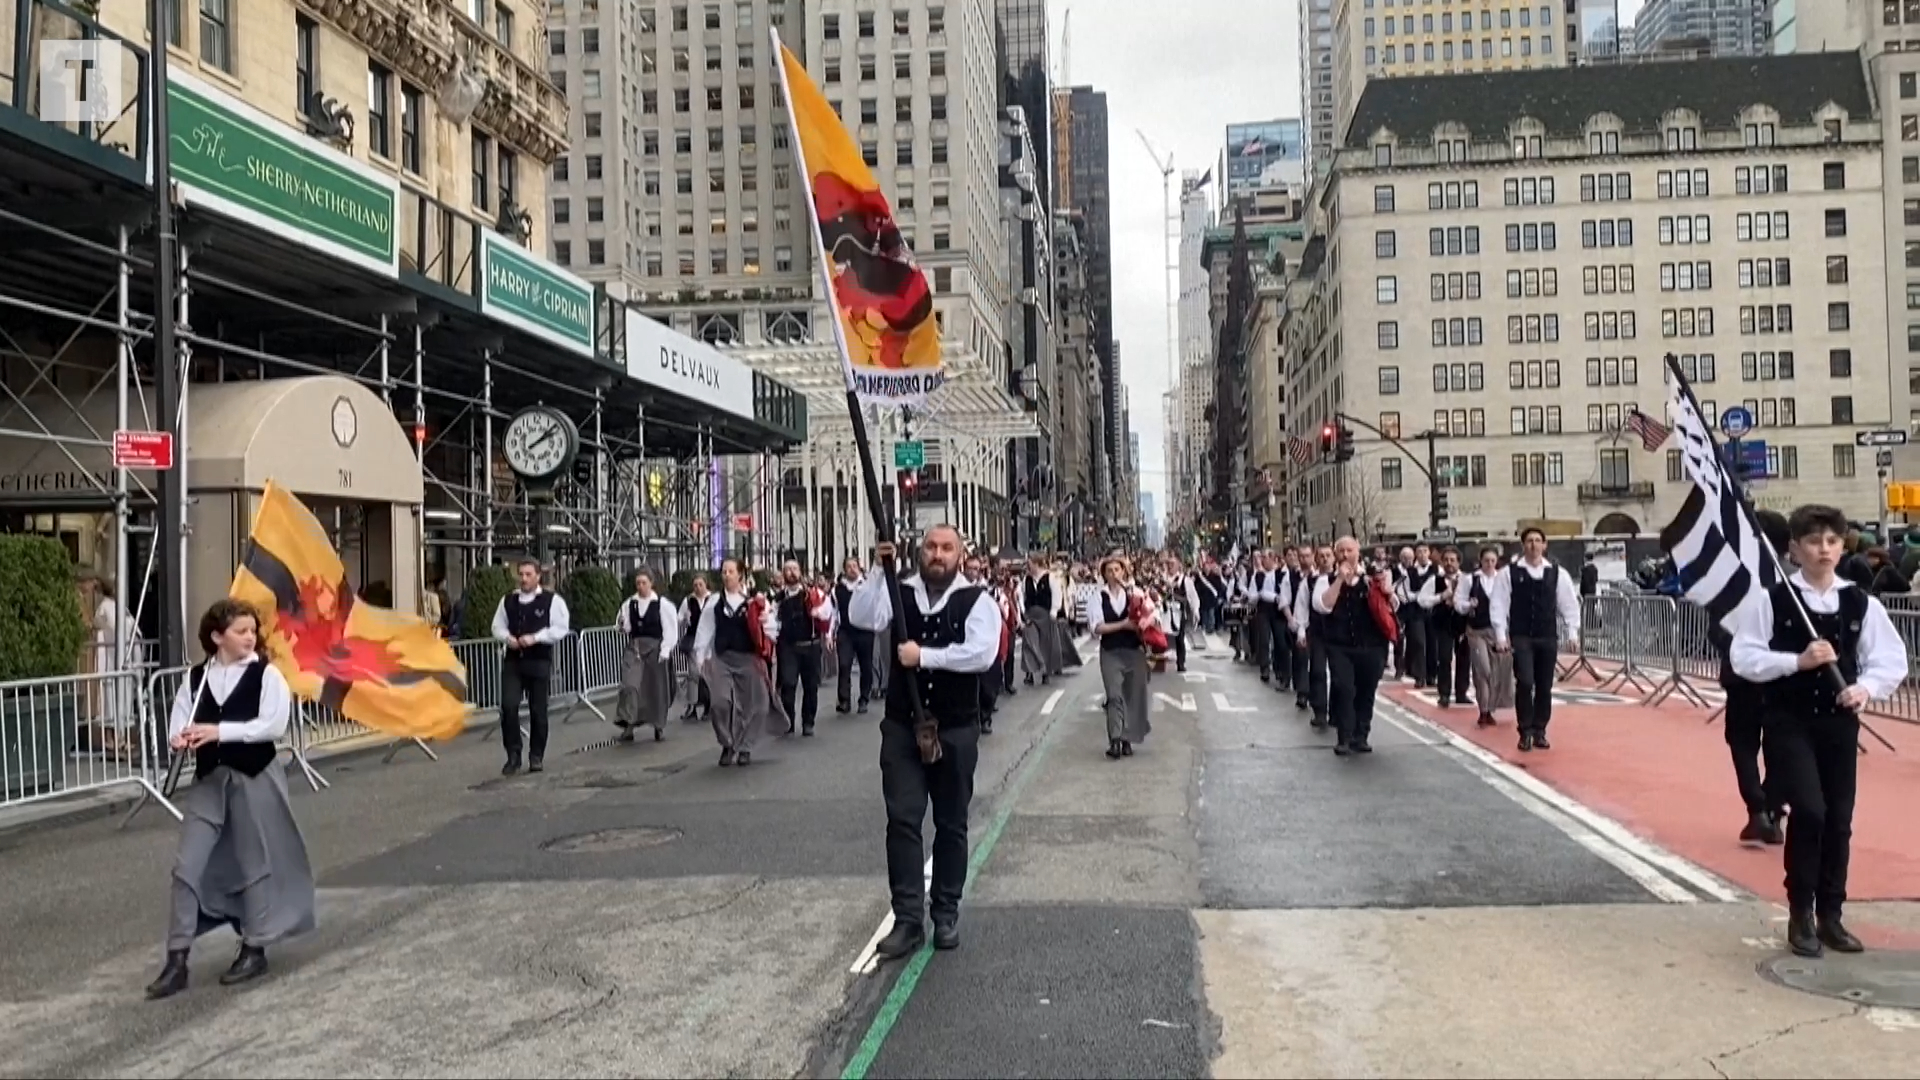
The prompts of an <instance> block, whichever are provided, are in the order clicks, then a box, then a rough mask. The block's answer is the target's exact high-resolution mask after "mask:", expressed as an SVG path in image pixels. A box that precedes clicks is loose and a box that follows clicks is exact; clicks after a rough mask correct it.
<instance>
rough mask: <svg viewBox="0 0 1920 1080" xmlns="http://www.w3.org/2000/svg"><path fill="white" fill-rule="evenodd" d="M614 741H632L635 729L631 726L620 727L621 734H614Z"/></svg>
mask: <svg viewBox="0 0 1920 1080" xmlns="http://www.w3.org/2000/svg"><path fill="white" fill-rule="evenodd" d="M613 741H614V742H632V741H633V729H632V728H630V727H622V728H621V729H620V734H618V735H616V736H614V739H613Z"/></svg>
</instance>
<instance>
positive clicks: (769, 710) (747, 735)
mask: <svg viewBox="0 0 1920 1080" xmlns="http://www.w3.org/2000/svg"><path fill="white" fill-rule="evenodd" d="M704 674H705V675H706V677H707V685H708V687H709V689H710V690H711V691H712V701H713V705H712V708H711V709H710V711H709V712H708V713H707V718H708V719H709V720H711V721H713V736H714V738H716V739H718V740H719V741H720V745H721V746H722V747H725V748H726V749H728V750H733V751H751V750H752V749H753V748H754V747H755V746H756V745H758V744H759V742H760V739H761V737H762V736H764V735H770V734H771V735H779V734H784V733H785V732H786V730H787V715H786V713H785V712H784V711H782V710H781V708H780V698H779V696H778V695H776V694H775V693H774V692H773V679H772V676H771V675H770V674H769V673H768V671H767V662H766V661H765V660H762V659H760V658H759V657H757V656H754V655H752V654H751V653H741V652H721V653H714V654H713V658H712V659H710V660H708V661H707V663H706V669H705V671H704Z"/></svg>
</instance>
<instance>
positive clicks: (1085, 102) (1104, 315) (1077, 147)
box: [1055, 86, 1126, 512]
mask: <svg viewBox="0 0 1920 1080" xmlns="http://www.w3.org/2000/svg"><path fill="white" fill-rule="evenodd" d="M1063 101H1064V108H1065V110H1066V122H1065V123H1064V125H1062V126H1064V127H1065V129H1066V135H1067V143H1068V144H1069V145H1068V146H1066V147H1063V148H1060V150H1059V152H1060V153H1062V155H1063V157H1064V161H1063V162H1062V164H1061V169H1060V171H1061V172H1063V173H1064V174H1065V178H1066V181H1067V190H1066V191H1065V192H1064V193H1063V195H1064V197H1063V198H1062V200H1061V204H1062V205H1065V206H1070V207H1072V208H1073V209H1074V210H1076V211H1078V212H1079V213H1080V214H1081V215H1082V216H1083V217H1084V218H1085V219H1086V225H1087V228H1086V252H1087V277H1088V282H1087V285H1088V289H1089V290H1090V292H1091V294H1092V300H1093V323H1094V329H1093V348H1094V352H1095V354H1096V355H1097V356H1098V357H1099V361H1098V363H1099V370H1100V382H1101V389H1102V400H1103V401H1104V403H1105V406H1104V409H1103V410H1102V415H1101V420H1102V426H1103V431H1102V439H1101V443H1102V447H1103V449H1104V451H1105V453H1104V455H1103V456H1104V458H1105V460H1106V462H1107V470H1108V477H1107V487H1106V490H1107V491H1108V492H1112V491H1114V490H1115V489H1116V488H1117V486H1118V485H1117V483H1116V482H1115V481H1116V480H1117V477H1115V476H1114V473H1113V470H1114V469H1115V467H1116V465H1117V463H1119V462H1120V461H1121V460H1122V459H1123V458H1124V457H1125V450H1126V444H1125V443H1124V442H1123V441H1122V440H1123V439H1124V437H1125V436H1124V429H1123V428H1122V427H1121V426H1120V395H1119V387H1120V381H1121V380H1120V350H1119V348H1118V347H1117V346H1116V345H1115V343H1114V340H1113V225H1112V207H1111V196H1110V193H1109V190H1108V147H1107V95H1106V94H1105V93H1104V92H1102V91H1099V90H1095V89H1093V88H1092V87H1090V86H1075V87H1072V88H1069V89H1067V90H1065V91H1062V92H1061V93H1060V94H1058V95H1056V100H1055V107H1056V108H1060V107H1061V106H1062V102H1063ZM1106 509H1107V510H1108V512H1111V511H1112V509H1113V508H1112V506H1111V504H1109V505H1108V506H1107V507H1106Z"/></svg>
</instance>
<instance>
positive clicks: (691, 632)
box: [680, 594, 713, 650]
mask: <svg viewBox="0 0 1920 1080" xmlns="http://www.w3.org/2000/svg"><path fill="white" fill-rule="evenodd" d="M712 606H713V596H712V594H708V596H707V598H706V600H705V601H702V600H701V599H700V598H699V597H697V596H689V597H687V612H688V615H687V621H686V623H685V624H684V625H683V626H681V627H680V647H681V649H682V650H687V649H691V648H693V641H694V637H695V636H696V635H698V634H699V633H700V619H701V617H702V616H704V615H705V614H706V613H707V611H706V609H707V608H709V607H712Z"/></svg>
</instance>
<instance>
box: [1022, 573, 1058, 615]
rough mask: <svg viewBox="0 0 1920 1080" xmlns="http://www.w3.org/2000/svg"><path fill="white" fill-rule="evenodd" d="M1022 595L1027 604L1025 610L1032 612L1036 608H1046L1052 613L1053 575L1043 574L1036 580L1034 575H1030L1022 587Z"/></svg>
mask: <svg viewBox="0 0 1920 1080" xmlns="http://www.w3.org/2000/svg"><path fill="white" fill-rule="evenodd" d="M1020 595H1021V597H1022V599H1023V600H1024V602H1025V603H1026V609H1025V610H1029V611H1030V610H1032V609H1034V608H1045V609H1046V610H1047V611H1052V610H1053V576H1052V575H1051V574H1041V575H1040V577H1039V578H1038V579H1036V578H1035V577H1034V576H1033V575H1032V574H1028V575H1027V578H1026V582H1025V583H1024V584H1023V585H1021V587H1020Z"/></svg>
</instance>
